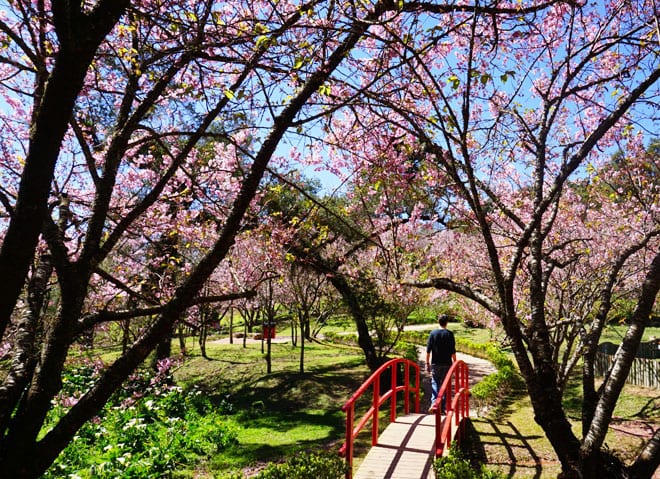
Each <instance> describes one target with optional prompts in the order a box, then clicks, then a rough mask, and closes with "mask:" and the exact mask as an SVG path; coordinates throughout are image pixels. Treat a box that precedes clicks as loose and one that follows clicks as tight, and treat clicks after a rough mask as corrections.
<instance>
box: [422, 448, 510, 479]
mask: <svg viewBox="0 0 660 479" xmlns="http://www.w3.org/2000/svg"><path fill="white" fill-rule="evenodd" d="M433 470H434V471H435V477H437V478H438V479H503V478H504V476H503V475H502V474H500V473H498V472H494V471H489V470H488V469H486V466H484V465H483V464H481V465H480V466H478V467H476V466H473V465H472V464H471V463H470V461H468V460H467V459H466V458H465V457H464V456H463V454H462V453H461V450H460V449H459V448H458V447H457V446H456V445H455V444H454V445H452V447H451V448H450V449H449V454H448V455H447V456H443V457H440V458H438V459H436V460H435V461H434V462H433Z"/></svg>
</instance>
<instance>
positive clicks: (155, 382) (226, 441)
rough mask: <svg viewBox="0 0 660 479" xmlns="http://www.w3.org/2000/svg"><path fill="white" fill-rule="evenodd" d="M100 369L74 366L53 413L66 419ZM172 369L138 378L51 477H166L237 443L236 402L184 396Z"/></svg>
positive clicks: (88, 426)
mask: <svg viewBox="0 0 660 479" xmlns="http://www.w3.org/2000/svg"><path fill="white" fill-rule="evenodd" d="M100 369H101V368H99V367H98V365H96V366H95V367H90V365H82V366H76V367H72V368H71V369H69V370H68V371H67V375H66V377H65V379H64V381H63V390H62V394H61V397H60V400H59V401H58V403H57V404H56V405H55V407H54V408H53V414H54V415H61V414H63V413H64V412H65V411H66V409H67V408H68V407H70V406H71V405H72V404H73V403H75V398H78V397H80V395H81V394H82V393H84V391H85V390H86V389H87V388H89V387H90V386H91V384H93V382H94V378H95V376H96V374H98V372H99V371H100ZM168 370H169V368H163V369H162V370H160V369H159V371H158V372H157V373H156V374H155V375H153V374H150V373H147V372H142V373H139V374H136V375H134V376H133V377H131V379H130V380H129V382H128V383H127V384H126V385H125V387H124V388H123V389H122V390H121V391H120V392H118V393H117V394H116V396H115V397H114V398H113V400H112V401H110V402H109V403H108V405H107V407H106V408H105V410H104V412H103V414H102V417H99V418H97V420H95V421H90V422H89V423H87V424H86V425H85V426H84V427H83V428H82V429H81V430H80V432H79V434H78V435H77V436H76V437H75V439H74V440H73V441H72V442H71V444H69V446H68V447H67V448H66V449H65V450H64V452H63V453H62V454H61V455H60V457H59V458H58V459H57V461H56V462H55V463H54V465H53V466H52V467H51V468H50V469H49V470H48V472H47V473H46V474H45V476H44V477H45V478H46V479H50V478H53V479H54V478H61V477H68V478H72V479H75V478H80V479H85V478H95V479H96V478H99V479H103V478H116V477H122V478H153V477H163V476H168V475H170V474H171V473H172V472H173V471H175V470H177V469H181V468H182V467H185V466H186V465H191V464H194V463H195V462H197V461H199V460H201V459H203V458H206V457H209V456H211V455H213V454H215V453H216V452H218V451H219V450H222V449H225V448H228V447H231V446H232V445H235V444H236V443H237V439H236V438H237V430H236V427H235V426H234V425H233V424H232V423H230V422H228V421H227V419H226V417H225V414H226V413H228V412H230V411H231V405H230V403H229V402H228V401H227V400H226V399H225V400H223V401H222V402H221V404H220V406H219V407H218V406H216V405H214V404H213V403H212V402H211V401H210V400H209V398H208V397H207V396H206V395H205V394H204V393H203V392H202V391H200V390H199V389H196V388H193V389H191V390H190V391H184V390H183V389H182V388H180V387H178V386H175V385H174V384H173V381H172V378H171V376H170V374H169V372H168ZM72 398H73V399H72Z"/></svg>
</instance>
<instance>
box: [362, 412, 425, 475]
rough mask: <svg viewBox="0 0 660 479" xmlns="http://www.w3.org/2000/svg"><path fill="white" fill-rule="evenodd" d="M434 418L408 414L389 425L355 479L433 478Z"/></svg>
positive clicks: (365, 459)
mask: <svg viewBox="0 0 660 479" xmlns="http://www.w3.org/2000/svg"><path fill="white" fill-rule="evenodd" d="M434 443H435V415H433V414H409V415H407V416H401V417H398V418H397V420H396V421H395V422H393V423H391V424H389V425H388V426H387V427H386V428H385V430H384V431H383V433H382V434H381V435H380V437H379V438H378V444H377V445H376V446H374V447H372V448H371V450H370V451H369V453H368V454H367V456H366V457H365V458H364V460H363V461H362V464H360V467H359V469H358V470H357V471H356V472H355V473H354V474H353V478H354V479H433V478H434V477H435V475H434V473H433V465H432V462H433V447H434Z"/></svg>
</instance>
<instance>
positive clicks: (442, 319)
mask: <svg viewBox="0 0 660 479" xmlns="http://www.w3.org/2000/svg"><path fill="white" fill-rule="evenodd" d="M448 322H449V315H448V314H439V315H438V323H440V326H447V323H448Z"/></svg>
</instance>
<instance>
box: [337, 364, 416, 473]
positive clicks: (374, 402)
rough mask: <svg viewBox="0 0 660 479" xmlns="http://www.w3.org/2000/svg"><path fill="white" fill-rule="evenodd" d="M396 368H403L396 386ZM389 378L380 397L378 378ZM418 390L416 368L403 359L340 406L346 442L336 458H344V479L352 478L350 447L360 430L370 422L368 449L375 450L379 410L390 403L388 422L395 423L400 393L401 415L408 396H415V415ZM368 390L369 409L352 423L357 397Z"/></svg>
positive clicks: (385, 367) (375, 375) (377, 373)
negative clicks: (411, 380)
mask: <svg viewBox="0 0 660 479" xmlns="http://www.w3.org/2000/svg"><path fill="white" fill-rule="evenodd" d="M399 364H401V365H402V366H403V382H402V383H401V384H398V383H397V378H398V371H399ZM411 370H412V371H414V373H415V386H414V387H411V386H410V372H411ZM387 373H389V374H390V387H389V388H387V390H386V391H385V392H383V393H382V394H381V377H382V376H383V375H385V374H387ZM419 386H420V370H419V365H418V364H417V363H415V362H413V361H410V360H408V359H403V358H396V359H392V360H390V361H388V362H386V363H385V364H383V365H382V366H381V367H380V368H378V369H377V370H376V371H374V373H373V374H372V375H371V376H369V378H368V379H367V380H366V381H365V382H364V383H363V384H362V386H360V387H359V388H358V390H357V391H356V392H355V394H353V396H351V398H350V399H349V400H348V401H346V403H345V404H344V406H342V411H344V412H345V413H346V442H345V443H344V445H343V446H342V447H341V448H340V449H339V454H341V455H342V456H344V457H346V462H347V464H348V472H347V474H346V477H347V479H350V478H351V477H352V474H353V445H354V442H355V438H356V437H357V435H358V434H359V433H360V431H361V430H362V429H363V428H364V426H365V425H366V424H367V423H368V422H369V420H371V445H372V446H375V445H376V444H377V443H378V433H379V431H378V415H379V412H380V408H381V406H382V405H383V404H385V402H386V401H388V400H389V401H390V422H394V421H396V406H397V393H399V392H401V391H403V409H404V414H408V413H409V412H410V395H411V393H413V394H414V395H415V402H414V412H416V413H417V412H419ZM370 389H371V390H372V397H371V407H369V409H367V412H365V413H364V415H363V416H362V417H360V418H359V419H358V420H357V424H356V423H355V420H356V418H355V405H356V403H357V401H358V400H359V399H360V397H361V396H362V395H363V394H365V393H367V392H368V391H369V390H370Z"/></svg>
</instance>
